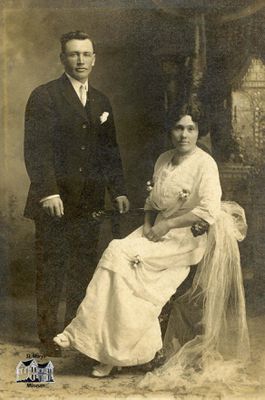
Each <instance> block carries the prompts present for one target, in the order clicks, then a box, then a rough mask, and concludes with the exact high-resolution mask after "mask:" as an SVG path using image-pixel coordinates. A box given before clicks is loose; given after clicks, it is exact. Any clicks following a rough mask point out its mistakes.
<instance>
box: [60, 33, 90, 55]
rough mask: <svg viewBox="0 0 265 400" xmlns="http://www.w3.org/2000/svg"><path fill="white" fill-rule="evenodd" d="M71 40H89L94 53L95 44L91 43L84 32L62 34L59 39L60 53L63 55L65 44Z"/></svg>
mask: <svg viewBox="0 0 265 400" xmlns="http://www.w3.org/2000/svg"><path fill="white" fill-rule="evenodd" d="M73 39H77V40H86V39H88V40H90V42H91V43H92V46H93V51H94V53H95V52H96V50H95V43H94V42H93V40H92V39H91V38H90V37H89V35H88V34H87V33H86V32H82V31H72V32H67V33H64V34H63V35H62V36H61V38H60V42H61V50H62V53H65V45H66V43H67V42H69V41H70V40H73Z"/></svg>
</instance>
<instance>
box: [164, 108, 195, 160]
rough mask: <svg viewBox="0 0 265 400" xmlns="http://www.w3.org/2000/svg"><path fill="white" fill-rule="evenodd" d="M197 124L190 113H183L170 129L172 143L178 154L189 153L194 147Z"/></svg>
mask: <svg viewBox="0 0 265 400" xmlns="http://www.w3.org/2000/svg"><path fill="white" fill-rule="evenodd" d="M198 133H199V132H198V126H197V123H196V122H193V121H192V118H191V116H190V115H184V117H182V118H181V119H180V120H179V121H177V122H176V123H175V125H174V126H173V128H172V129H171V137H172V143H173V145H174V146H175V148H176V150H177V151H178V153H179V154H189V153H192V151H193V150H194V149H195V147H196V143H197V139H198Z"/></svg>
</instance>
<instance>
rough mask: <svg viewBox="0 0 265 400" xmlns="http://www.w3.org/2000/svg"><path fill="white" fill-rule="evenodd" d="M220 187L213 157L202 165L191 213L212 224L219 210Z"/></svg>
mask: <svg viewBox="0 0 265 400" xmlns="http://www.w3.org/2000/svg"><path fill="white" fill-rule="evenodd" d="M221 196H222V189H221V185H220V179H219V172H218V168H217V165H216V163H215V161H214V160H213V159H209V160H208V162H206V163H205V165H203V168H202V172H201V178H200V182H199V186H198V205H197V206H196V207H195V208H193V209H192V211H191V212H192V213H193V214H195V215H196V216H198V217H200V218H202V219H203V220H205V221H207V222H208V223H209V224H210V225H212V224H213V223H214V222H215V220H216V218H217V216H218V214H219V212H220V210H221Z"/></svg>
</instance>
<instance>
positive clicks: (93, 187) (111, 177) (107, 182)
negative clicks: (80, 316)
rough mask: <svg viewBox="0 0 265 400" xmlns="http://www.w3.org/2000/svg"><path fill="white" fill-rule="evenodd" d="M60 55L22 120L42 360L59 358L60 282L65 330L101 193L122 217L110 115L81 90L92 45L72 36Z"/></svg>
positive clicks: (94, 236)
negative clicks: (56, 72) (58, 72)
mask: <svg viewBox="0 0 265 400" xmlns="http://www.w3.org/2000/svg"><path fill="white" fill-rule="evenodd" d="M61 47H62V51H61V55H60V57H61V62H62V64H63V66H64V69H65V73H64V74H63V75H62V76H61V77H60V78H59V79H56V80H54V81H51V82H48V83H46V84H44V85H41V86H39V87H37V88H36V89H35V90H34V91H33V92H32V94H31V95H30V98H29V100H28V103H27V106H26V114H25V163H26V168H27V171H28V175H29V177H30V181H31V184H30V189H29V193H28V198H27V204H26V207H25V216H26V217H28V218H31V219H33V220H34V222H35V228H36V261H37V282H36V294H37V316H38V333H39V338H40V341H41V351H42V352H43V353H44V354H46V355H50V356H59V355H60V349H59V348H58V347H56V345H55V344H54V343H53V341H52V338H53V337H54V336H55V334H57V333H58V328H57V314H58V306H59V302H60V295H61V291H62V287H63V282H64V277H65V275H67V286H66V288H67V290H66V293H67V299H66V315H65V325H67V324H68V323H69V322H70V321H71V319H72V318H73V317H74V316H75V313H76V310H77V307H78V305H79V304H80V302H81V301H82V298H83V297H84V295H85V290H86V288H87V285H88V283H89V281H90V280H91V278H92V276H93V272H94V269H95V266H96V247H97V241H98V236H99V224H98V223H97V221H95V220H93V219H92V218H91V214H92V212H93V211H95V210H98V209H101V208H103V207H104V194H105V187H107V188H108V190H109V192H110V194H111V197H112V200H113V202H114V203H116V205H117V207H118V209H119V211H120V212H121V213H123V212H127V211H128V209H129V202H128V199H127V197H126V191H125V187H124V180H123V174H122V164H121V159H120V154H119V149H118V145H117V142H116V134H115V126H114V120H113V114H112V109H111V106H110V103H109V101H108V99H107V98H106V96H104V95H103V94H102V93H101V92H99V91H98V90H96V89H94V88H93V87H92V86H90V84H89V82H88V78H89V76H90V73H91V71H92V68H93V66H94V64H95V48H94V44H93V42H92V41H91V39H90V38H89V36H88V35H87V34H86V33H84V32H80V31H76V32H69V33H67V34H64V35H63V36H62V38H61Z"/></svg>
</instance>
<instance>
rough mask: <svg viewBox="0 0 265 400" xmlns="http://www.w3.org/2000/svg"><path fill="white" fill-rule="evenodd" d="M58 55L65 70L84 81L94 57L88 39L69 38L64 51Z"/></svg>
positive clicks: (91, 66) (90, 69)
mask: <svg viewBox="0 0 265 400" xmlns="http://www.w3.org/2000/svg"><path fill="white" fill-rule="evenodd" d="M60 57H61V62H62V64H63V65H64V69H65V72H67V73H68V74H69V75H70V76H72V78H74V79H76V80H78V81H80V82H81V83H84V82H86V80H87V78H88V76H89V75H90V73H91V71H92V68H93V66H94V64H95V58H96V56H95V54H94V49H93V45H92V43H91V41H90V40H89V39H84V40H78V39H72V40H69V42H67V43H66V45H65V52H64V53H62V54H61V56H60Z"/></svg>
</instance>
